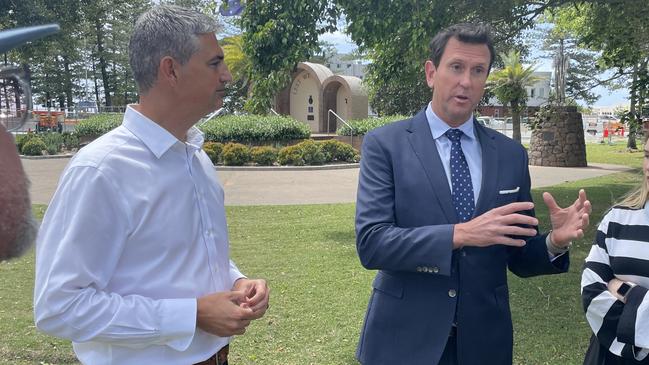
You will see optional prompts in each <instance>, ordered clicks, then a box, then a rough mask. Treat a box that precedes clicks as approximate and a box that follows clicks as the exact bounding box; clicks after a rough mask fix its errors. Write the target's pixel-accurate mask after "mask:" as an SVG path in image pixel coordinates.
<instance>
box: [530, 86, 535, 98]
mask: <svg viewBox="0 0 649 365" xmlns="http://www.w3.org/2000/svg"><path fill="white" fill-rule="evenodd" d="M534 90H535V89H534V88H531V89H530V98H533V97H534Z"/></svg>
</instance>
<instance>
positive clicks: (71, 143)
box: [63, 132, 79, 150]
mask: <svg viewBox="0 0 649 365" xmlns="http://www.w3.org/2000/svg"><path fill="white" fill-rule="evenodd" d="M63 144H64V145H65V148H67V149H68V150H72V149H78V148H79V137H77V135H76V134H74V133H69V132H65V133H63Z"/></svg>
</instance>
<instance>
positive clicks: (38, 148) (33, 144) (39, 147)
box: [21, 137, 47, 156]
mask: <svg viewBox="0 0 649 365" xmlns="http://www.w3.org/2000/svg"><path fill="white" fill-rule="evenodd" d="M43 150H47V145H45V142H43V140H42V139H41V138H40V137H31V138H29V140H28V141H27V142H25V144H24V145H23V148H22V151H21V152H22V153H23V155H26V156H40V155H42V154H43Z"/></svg>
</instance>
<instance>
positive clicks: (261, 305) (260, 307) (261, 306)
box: [250, 296, 268, 312]
mask: <svg viewBox="0 0 649 365" xmlns="http://www.w3.org/2000/svg"><path fill="white" fill-rule="evenodd" d="M267 308H268V296H265V297H262V298H261V300H260V301H259V302H258V303H257V304H255V305H254V306H252V307H250V309H252V310H253V311H254V312H259V311H264V312H265V311H266V309H267Z"/></svg>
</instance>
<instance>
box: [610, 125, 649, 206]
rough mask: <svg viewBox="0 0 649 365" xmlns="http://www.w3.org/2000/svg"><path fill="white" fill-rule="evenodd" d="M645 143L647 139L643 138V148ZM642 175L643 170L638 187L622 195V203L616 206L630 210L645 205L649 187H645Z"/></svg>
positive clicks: (648, 196) (648, 195)
mask: <svg viewBox="0 0 649 365" xmlns="http://www.w3.org/2000/svg"><path fill="white" fill-rule="evenodd" d="M646 141H647V139H646V138H645V143H643V146H644V145H645V144H646ZM643 150H644V149H643ZM645 151H646V150H645ZM644 174H645V171H644V169H643V171H642V175H643V179H642V183H641V184H640V186H638V187H637V188H635V189H633V190H631V191H630V192H629V193H627V194H626V195H624V196H623V197H622V201H620V202H619V203H618V204H617V205H618V206H621V207H626V208H631V209H642V208H644V206H645V204H646V203H647V201H648V200H649V187H648V186H647V185H649V184H647V181H646V179H644Z"/></svg>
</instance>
